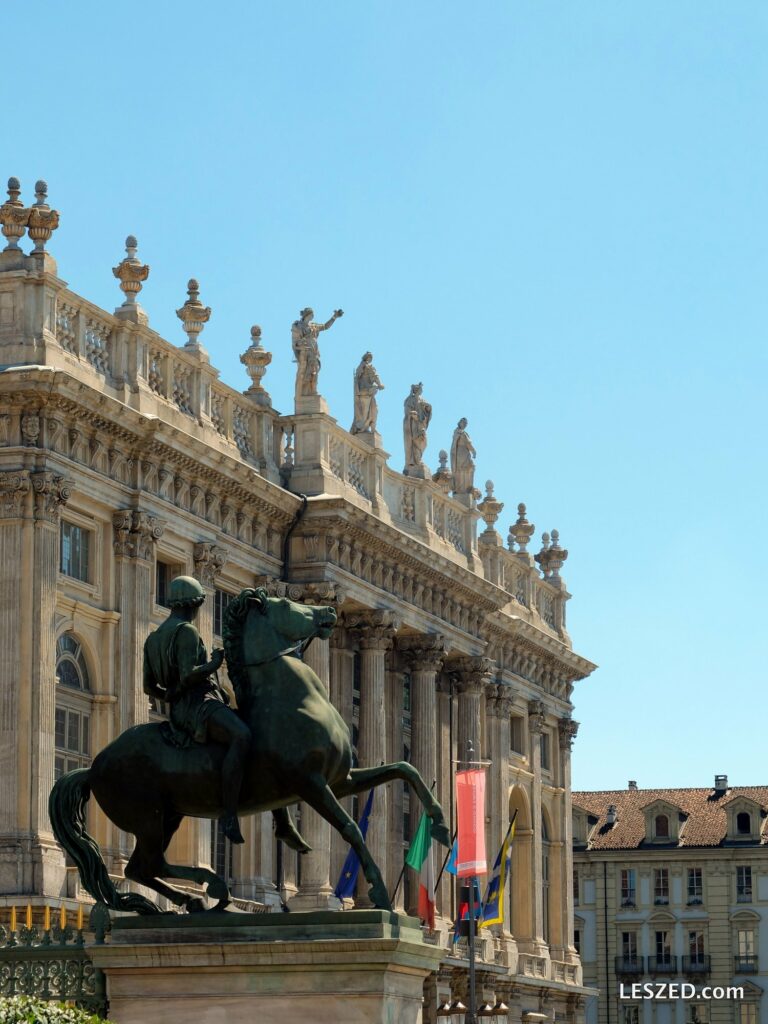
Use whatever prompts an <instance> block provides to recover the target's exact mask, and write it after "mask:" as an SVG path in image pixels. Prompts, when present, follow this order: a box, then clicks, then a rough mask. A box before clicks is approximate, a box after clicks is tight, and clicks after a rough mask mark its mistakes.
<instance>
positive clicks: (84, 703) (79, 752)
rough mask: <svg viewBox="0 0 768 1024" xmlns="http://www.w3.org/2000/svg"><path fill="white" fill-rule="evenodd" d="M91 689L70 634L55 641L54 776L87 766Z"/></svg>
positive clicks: (76, 643)
mask: <svg viewBox="0 0 768 1024" xmlns="http://www.w3.org/2000/svg"><path fill="white" fill-rule="evenodd" d="M90 690H91V682H90V676H89V672H88V665H87V662H86V660H85V655H84V654H83V649H82V646H81V644H80V641H79V640H78V639H77V637H76V636H75V635H74V633H64V634H63V635H62V636H60V637H59V639H58V640H57V641H56V712H55V714H56V719H55V751H54V777H55V778H57V779H58V778H60V777H61V776H62V775H64V774H65V773H66V772H71V771H73V769H75V768H86V767H87V766H88V765H89V764H90V763H91V714H90V711H91V702H90V700H89V697H88V695H89V694H90Z"/></svg>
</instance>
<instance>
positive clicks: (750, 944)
mask: <svg viewBox="0 0 768 1024" xmlns="http://www.w3.org/2000/svg"><path fill="white" fill-rule="evenodd" d="M737 941H738V947H739V956H754V955H755V933H754V930H753V929H752V928H739V931H738V933H737Z"/></svg>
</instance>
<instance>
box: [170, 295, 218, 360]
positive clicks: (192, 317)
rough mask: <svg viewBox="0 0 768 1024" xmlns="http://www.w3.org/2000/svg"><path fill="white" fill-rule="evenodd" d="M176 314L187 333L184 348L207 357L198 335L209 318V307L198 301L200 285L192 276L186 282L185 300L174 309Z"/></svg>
mask: <svg viewBox="0 0 768 1024" xmlns="http://www.w3.org/2000/svg"><path fill="white" fill-rule="evenodd" d="M176 316H177V317H178V318H179V320H181V323H182V326H183V328H184V330H185V332H186V334H187V339H188V340H187V343H186V345H185V346H184V348H186V349H189V350H190V351H192V352H197V353H198V354H200V355H202V356H205V357H206V358H207V357H208V353H207V352H206V351H205V349H204V348H203V346H202V345H201V344H200V341H199V335H200V333H201V331H202V330H203V328H204V327H205V325H206V324H207V323H208V321H209V320H210V318H211V307H210V306H203V304H202V302H201V301H200V285H199V284H198V283H197V281H196V280H195V279H194V278H193V277H192V278H190V279H189V282H188V284H187V301H186V302H185V303H184V305H183V306H182V307H181V309H177V310H176Z"/></svg>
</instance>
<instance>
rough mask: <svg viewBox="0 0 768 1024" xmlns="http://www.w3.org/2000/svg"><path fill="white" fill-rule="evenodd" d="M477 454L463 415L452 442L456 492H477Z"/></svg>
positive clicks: (452, 471)
mask: <svg viewBox="0 0 768 1024" xmlns="http://www.w3.org/2000/svg"><path fill="white" fill-rule="evenodd" d="M475 455H477V452H476V451H475V449H474V446H473V444H472V441H471V440H470V437H469V434H468V433H467V421H466V419H465V418H464V417H463V416H462V418H461V419H460V420H459V423H458V426H457V427H456V429H455V430H454V432H453V440H452V442H451V473H452V474H453V493H454V494H471V495H474V494H475V458H474V457H475Z"/></svg>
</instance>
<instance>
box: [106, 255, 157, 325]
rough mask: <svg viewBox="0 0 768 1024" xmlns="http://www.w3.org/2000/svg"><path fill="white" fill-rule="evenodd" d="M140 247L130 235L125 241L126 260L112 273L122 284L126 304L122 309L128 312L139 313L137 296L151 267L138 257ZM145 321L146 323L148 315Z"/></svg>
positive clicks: (114, 268)
mask: <svg viewBox="0 0 768 1024" xmlns="http://www.w3.org/2000/svg"><path fill="white" fill-rule="evenodd" d="M138 247H139V243H138V242H137V241H136V238H135V237H134V235H128V237H127V238H126V240H125V259H123V260H121V261H120V263H118V265H117V266H116V267H113V268H112V273H113V274H114V275H115V277H116V278H117V280H118V281H119V282H120V290H121V291H122V293H123V295H125V302H124V303H123V305H122V306H121V307H120V308H121V309H122V310H124V311H126V312H131V311H134V310H135V311H138V310H139V309H140V308H141V307H140V306H139V304H138V303H137V301H136V296H137V295H138V294H139V292H140V291H141V287H142V283H143V282H144V281H146V280H147V278H148V277H149V265H148V264H146V263H142V262H141V260H140V259H139V258H138V256H137V255H136V250H137V249H138ZM144 321H145V322H146V314H145V315H144Z"/></svg>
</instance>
